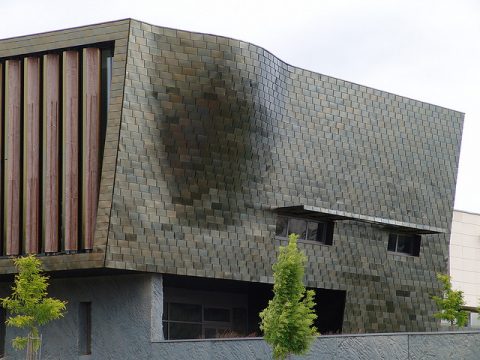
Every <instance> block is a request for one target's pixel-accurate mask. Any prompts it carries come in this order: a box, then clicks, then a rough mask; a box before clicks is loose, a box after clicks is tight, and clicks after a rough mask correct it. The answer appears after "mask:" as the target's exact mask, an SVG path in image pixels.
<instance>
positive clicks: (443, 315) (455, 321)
mask: <svg viewBox="0 0 480 360" xmlns="http://www.w3.org/2000/svg"><path fill="white" fill-rule="evenodd" d="M437 279H438V281H440V283H441V284H442V295H441V296H432V299H433V300H434V301H435V302H436V303H437V307H438V310H439V312H438V313H436V314H435V315H434V316H435V317H436V318H437V319H442V320H447V321H449V322H450V326H451V327H452V328H453V327H454V326H457V327H463V326H465V325H466V324H467V320H468V313H467V312H466V311H464V310H462V309H463V306H465V300H464V299H463V292H462V291H460V290H453V289H452V283H451V279H450V276H448V275H446V274H437Z"/></svg>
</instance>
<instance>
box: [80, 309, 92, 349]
mask: <svg viewBox="0 0 480 360" xmlns="http://www.w3.org/2000/svg"><path fill="white" fill-rule="evenodd" d="M78 353H79V355H90V354H91V353H92V303H91V302H81V303H80V306H79V311H78Z"/></svg>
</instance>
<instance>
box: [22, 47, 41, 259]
mask: <svg viewBox="0 0 480 360" xmlns="http://www.w3.org/2000/svg"><path fill="white" fill-rule="evenodd" d="M23 77H24V83H23V89H24V91H23V93H24V98H23V242H24V243H23V251H24V252H25V253H27V254H36V253H38V243H39V222H40V218H39V216H40V59H39V58H38V57H28V58H26V59H25V60H24V75H23Z"/></svg>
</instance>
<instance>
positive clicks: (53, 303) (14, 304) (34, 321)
mask: <svg viewBox="0 0 480 360" xmlns="http://www.w3.org/2000/svg"><path fill="white" fill-rule="evenodd" d="M14 263H15V266H16V267H17V269H18V274H17V275H15V281H14V285H13V286H12V295H11V296H10V297H6V298H2V299H0V300H1V302H2V305H3V307H4V308H5V309H7V310H8V311H9V312H10V314H11V316H9V318H8V319H7V321H6V324H7V325H8V326H13V327H17V328H21V329H27V331H28V335H27V336H25V337H20V336H18V337H16V338H15V339H13V341H12V345H13V347H14V348H15V349H17V350H19V349H24V348H25V347H27V359H34V358H35V356H36V354H37V352H38V349H39V348H40V345H41V340H40V332H39V327H40V326H42V325H45V324H46V323H48V322H50V321H52V320H55V319H58V318H60V317H63V315H64V312H65V309H66V304H67V303H66V302H65V301H61V300H58V299H55V298H51V297H47V295H48V294H47V287H48V280H49V277H48V276H45V275H44V274H43V271H42V263H41V261H40V260H39V259H37V258H36V257H35V256H34V255H28V256H25V257H20V258H17V259H15V260H14Z"/></svg>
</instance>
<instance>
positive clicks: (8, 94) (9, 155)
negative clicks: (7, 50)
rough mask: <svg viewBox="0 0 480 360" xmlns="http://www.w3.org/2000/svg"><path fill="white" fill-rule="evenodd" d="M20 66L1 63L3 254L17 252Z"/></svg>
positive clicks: (14, 253)
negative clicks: (3, 72) (2, 96)
mask: <svg viewBox="0 0 480 360" xmlns="http://www.w3.org/2000/svg"><path fill="white" fill-rule="evenodd" d="M21 67H22V63H21V61H20V60H7V61H6V62H5V118H4V119H5V207H4V214H5V225H4V226H5V230H4V233H5V254H6V255H18V254H19V253H20V156H21V153H20V151H21V149H20V136H21V134H20V131H21V116H22V114H21V102H22V84H21V81H22V68H21Z"/></svg>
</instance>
